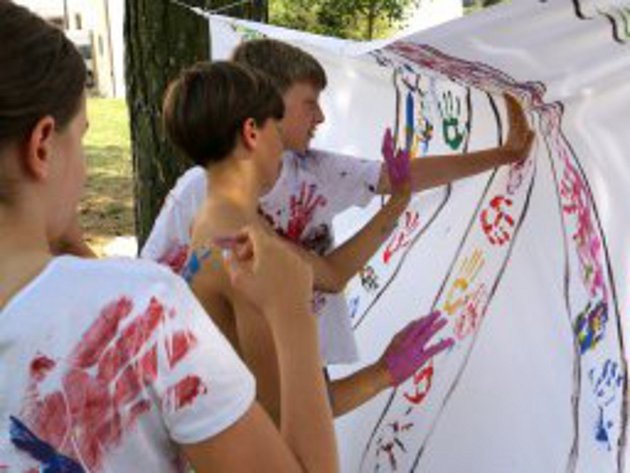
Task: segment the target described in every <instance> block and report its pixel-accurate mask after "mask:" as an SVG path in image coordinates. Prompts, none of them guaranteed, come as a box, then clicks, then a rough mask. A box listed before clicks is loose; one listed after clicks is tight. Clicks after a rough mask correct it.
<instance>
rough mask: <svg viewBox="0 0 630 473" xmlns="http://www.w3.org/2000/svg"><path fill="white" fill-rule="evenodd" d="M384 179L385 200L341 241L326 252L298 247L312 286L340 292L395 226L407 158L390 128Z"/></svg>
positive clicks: (406, 189) (402, 203)
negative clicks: (388, 186)
mask: <svg viewBox="0 0 630 473" xmlns="http://www.w3.org/2000/svg"><path fill="white" fill-rule="evenodd" d="M381 151H382V154H383V158H384V160H385V169H386V170H387V175H388V176H389V178H388V181H389V182H391V184H392V186H393V192H392V195H391V197H390V198H389V200H388V201H387V203H386V204H385V205H384V206H383V207H382V208H381V209H380V210H379V211H378V212H377V213H376V215H375V216H374V217H372V219H370V221H369V222H368V223H367V224H366V225H365V226H364V227H363V228H361V230H359V231H358V232H357V233H356V234H355V235H354V236H352V237H351V238H350V239H348V240H347V241H346V242H345V243H344V244H343V245H341V246H340V247H338V248H336V249H335V250H333V251H332V252H331V253H329V254H328V255H326V256H319V255H316V254H314V253H309V252H307V251H304V250H300V249H298V250H297V251H298V252H300V253H301V256H302V257H303V258H304V259H306V261H307V262H309V263H310V264H311V266H312V268H313V272H314V276H315V288H316V289H319V290H322V291H326V292H340V291H342V290H343V289H344V287H345V286H346V284H347V283H348V281H349V280H350V279H351V278H352V277H353V276H354V275H355V274H357V273H358V272H359V270H360V269H361V268H363V267H364V266H365V264H366V263H367V262H368V260H369V259H370V258H371V257H372V256H373V255H374V253H376V251H377V250H378V249H379V248H380V246H381V245H382V244H383V243H384V241H385V240H386V239H387V238H388V237H389V235H390V234H391V232H392V231H393V230H394V228H395V224H396V222H397V220H398V217H400V215H401V214H402V212H403V211H404V210H405V209H406V208H407V206H408V205H409V200H410V199H411V187H410V180H409V178H410V162H409V154H408V153H407V152H406V151H403V150H400V149H396V147H395V143H394V140H393V137H392V133H391V130H390V129H387V130H386V132H385V135H384V137H383V145H382V148H381Z"/></svg>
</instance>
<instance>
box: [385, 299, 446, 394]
mask: <svg viewBox="0 0 630 473" xmlns="http://www.w3.org/2000/svg"><path fill="white" fill-rule="evenodd" d="M445 325H446V319H443V318H441V313H440V312H439V311H435V312H432V313H431V314H429V315H427V316H424V317H422V318H420V319H418V320H415V321H413V322H411V323H410V324H409V325H407V326H406V327H405V328H404V329H402V330H401V331H400V332H398V334H396V336H394V338H393V339H392V341H391V342H390V344H389V346H388V347H387V349H386V350H385V353H383V355H382V356H381V359H380V360H379V363H380V364H381V365H382V366H383V367H384V368H385V369H386V370H387V372H388V373H389V378H390V384H391V386H394V387H396V386H398V385H399V384H401V383H403V382H404V381H406V380H407V379H408V378H410V377H411V376H412V375H413V374H414V373H415V372H416V371H418V370H419V369H420V368H422V366H423V365H424V364H425V363H426V362H427V361H429V360H430V359H431V358H432V357H433V356H435V355H437V354H438V353H440V352H442V351H444V350H446V349H448V348H450V347H451V346H453V344H454V343H455V340H454V339H453V338H452V337H451V338H447V339H445V340H444V339H442V340H440V341H439V342H437V343H435V344H434V345H431V346H430V347H427V345H428V344H429V342H430V341H431V339H432V338H433V336H434V335H435V334H436V333H437V332H439V331H440V330H441V329H442V328H443V327H444V326H445Z"/></svg>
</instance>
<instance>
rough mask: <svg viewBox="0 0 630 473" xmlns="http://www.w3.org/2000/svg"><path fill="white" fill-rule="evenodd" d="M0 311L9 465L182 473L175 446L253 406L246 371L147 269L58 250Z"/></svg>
mask: <svg viewBox="0 0 630 473" xmlns="http://www.w3.org/2000/svg"><path fill="white" fill-rule="evenodd" d="M0 316H1V317H2V324H0V360H2V362H1V363H0V458H1V459H2V461H0V464H3V465H5V466H7V467H9V469H10V470H9V471H26V470H27V469H29V468H37V467H41V466H45V465H53V464H55V463H54V462H55V461H57V460H58V459H61V458H65V462H67V464H73V463H74V464H76V465H77V468H79V466H78V465H81V468H83V469H84V470H85V471H108V472H117V471H128V468H129V465H134V468H135V469H137V470H138V471H151V472H172V471H185V462H184V461H183V457H182V456H181V450H180V449H179V448H178V446H177V445H176V444H175V442H177V443H178V444H192V443H196V442H200V441H202V440H204V439H207V438H210V437H212V436H214V435H216V434H218V433H219V432H221V431H222V430H224V429H225V428H226V427H228V426H230V425H231V424H233V423H234V422H235V421H236V420H237V419H238V418H240V417H241V416H242V415H243V414H244V413H245V412H246V411H247V410H248V409H249V407H250V406H251V404H252V402H253V399H254V391H255V387H254V386H255V383H254V380H253V377H252V376H251V375H250V374H249V373H248V371H247V369H246V368H245V366H244V365H243V364H242V362H241V361H240V360H239V359H238V357H237V356H236V355H235V354H234V352H233V350H232V349H231V348H230V346H229V344H228V342H227V341H226V340H225V339H224V337H223V336H222V335H221V334H220V333H219V331H218V330H217V328H216V327H215V326H214V325H213V324H212V323H211V322H210V320H209V318H208V317H207V315H206V313H205V312H204V311H203V309H202V308H201V307H200V305H199V304H198V302H197V301H196V299H194V298H193V297H192V296H191V294H190V293H189V291H188V289H187V287H186V284H185V283H184V282H183V281H182V280H180V278H177V277H175V276H174V275H172V274H171V273H170V272H169V271H168V270H166V269H163V268H160V267H158V266H157V265H154V264H151V263H148V262H147V263H139V262H137V261H132V260H109V261H93V260H84V259H79V258H74V257H58V258H55V259H53V260H52V261H51V262H50V263H49V264H48V266H47V267H46V269H45V270H44V271H42V272H41V273H40V274H39V275H38V276H37V277H36V278H35V279H34V280H32V281H31V283H30V284H28V285H27V286H26V287H24V288H23V289H22V290H21V291H20V292H18V293H17V294H16V295H15V296H14V297H13V298H12V299H11V300H10V301H9V302H8V303H7V304H6V305H5V306H4V308H2V310H1V312H0ZM42 452H44V453H42ZM139 452H142V453H141V454H140V455H139ZM64 471H70V470H64ZM72 471H81V470H79V469H77V470H72Z"/></svg>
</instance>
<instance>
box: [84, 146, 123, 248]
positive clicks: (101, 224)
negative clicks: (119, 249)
mask: <svg viewBox="0 0 630 473" xmlns="http://www.w3.org/2000/svg"><path fill="white" fill-rule="evenodd" d="M85 154H86V160H87V182H86V185H85V194H84V196H83V199H82V200H81V205H80V211H81V223H82V225H83V229H84V232H85V235H86V238H87V240H88V242H90V243H94V242H96V243H97V244H98V243H99V242H103V241H107V240H109V239H111V238H114V237H116V236H120V235H132V234H134V222H133V175H132V164H131V156H130V152H129V149H128V148H125V147H120V146H99V147H97V146H87V147H86V149H85Z"/></svg>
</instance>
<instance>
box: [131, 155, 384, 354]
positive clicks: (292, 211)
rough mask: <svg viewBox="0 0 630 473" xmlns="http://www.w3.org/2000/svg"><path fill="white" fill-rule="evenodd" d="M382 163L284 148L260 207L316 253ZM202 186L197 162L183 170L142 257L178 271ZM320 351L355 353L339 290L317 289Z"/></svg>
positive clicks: (366, 197)
mask: <svg viewBox="0 0 630 473" xmlns="http://www.w3.org/2000/svg"><path fill="white" fill-rule="evenodd" d="M380 173H381V163H380V162H378V161H370V160H362V159H357V158H354V157H350V156H345V155H341V154H335V153H329V152H324V151H318V150H309V151H308V152H307V153H306V154H304V155H300V154H298V153H295V152H291V151H288V152H285V154H284V157H283V166H282V172H281V173H280V177H279V178H278V181H277V182H276V184H275V186H274V187H273V189H272V190H271V191H270V192H269V193H268V194H267V195H265V196H264V197H263V198H262V199H261V200H260V212H261V214H262V215H263V216H264V217H265V218H266V219H267V220H268V221H269V223H270V224H271V225H272V226H273V227H274V228H275V230H276V232H278V233H279V234H280V235H282V236H284V237H285V238H288V239H290V240H292V241H294V242H296V243H299V244H300V245H302V246H303V247H305V248H308V249H310V250H313V251H315V252H317V253H318V254H320V255H324V254H327V253H329V252H330V251H331V250H332V249H333V248H334V244H335V239H334V232H333V226H332V220H333V218H334V217H335V216H336V215H338V214H340V213H342V212H343V211H345V210H347V209H349V208H351V207H353V206H365V205H367V204H368V203H369V202H370V201H371V200H372V198H373V197H374V190H375V188H376V185H377V184H378V180H379V177H380ZM206 192H207V179H206V176H205V173H204V171H203V169H202V168H199V167H196V168H192V169H190V170H189V171H187V172H186V173H185V174H184V175H183V176H182V177H181V178H180V179H179V181H178V182H177V184H176V185H175V187H174V188H173V190H172V191H171V192H170V194H169V196H168V197H167V199H166V201H165V204H164V207H163V208H162V211H161V212H160V215H159V216H158V218H157V220H156V222H155V225H154V227H153V230H152V232H151V235H150V236H149V238H148V240H147V242H146V244H145V246H144V248H143V250H142V252H141V256H142V257H143V258H148V259H152V260H155V261H158V262H161V263H164V264H167V265H169V266H170V267H171V268H173V269H174V270H175V271H176V272H178V273H181V272H182V269H183V264H184V262H185V260H186V258H185V256H183V255H185V254H186V253H187V250H188V247H189V244H190V227H191V225H192V223H193V219H194V216H195V214H196V212H197V211H198V210H199V208H200V206H201V203H202V202H203V200H204V198H205V195H206ZM314 308H315V312H316V313H317V315H318V316H319V332H320V346H321V355H322V359H323V361H324V363H326V364H332V363H349V362H353V361H356V359H357V347H356V342H355V340H354V336H353V334H352V327H351V324H350V316H349V313H348V308H347V305H346V301H345V298H344V297H343V295H341V294H323V293H316V294H315V300H314Z"/></svg>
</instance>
